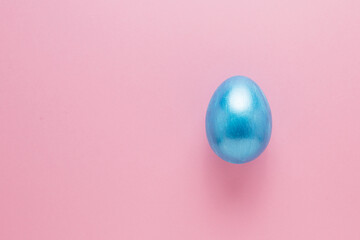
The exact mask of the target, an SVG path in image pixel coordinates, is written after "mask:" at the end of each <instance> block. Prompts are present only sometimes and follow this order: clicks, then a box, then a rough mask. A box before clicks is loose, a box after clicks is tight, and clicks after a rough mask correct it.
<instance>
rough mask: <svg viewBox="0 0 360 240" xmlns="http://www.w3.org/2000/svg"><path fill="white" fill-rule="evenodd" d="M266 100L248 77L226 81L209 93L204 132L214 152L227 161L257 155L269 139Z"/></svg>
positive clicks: (250, 158) (269, 113)
mask: <svg viewBox="0 0 360 240" xmlns="http://www.w3.org/2000/svg"><path fill="white" fill-rule="evenodd" d="M271 128H272V119H271V110H270V106H269V103H268V101H267V99H266V97H265V95H264V93H263V92H262V91H261V89H260V87H259V86H258V85H257V84H256V83H255V82H254V81H252V80H251V79H250V78H247V77H243V76H235V77H231V78H229V79H227V80H225V81H224V82H223V83H222V84H221V85H220V86H219V87H218V88H217V89H216V91H215V93H214V95H213V96H212V98H211V100H210V103H209V106H208V109H207V113H206V135H207V138H208V141H209V144H210V146H211V148H212V149H213V151H214V152H215V153H216V154H217V155H218V156H219V157H220V158H222V159H223V160H225V161H227V162H230V163H246V162H250V161H251V160H254V159H255V158H257V157H258V156H259V155H260V154H261V153H262V152H263V151H264V150H265V148H266V146H267V145H268V143H269V141H270V136H271Z"/></svg>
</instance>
